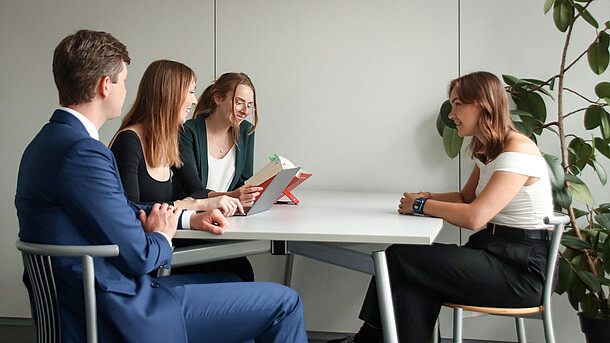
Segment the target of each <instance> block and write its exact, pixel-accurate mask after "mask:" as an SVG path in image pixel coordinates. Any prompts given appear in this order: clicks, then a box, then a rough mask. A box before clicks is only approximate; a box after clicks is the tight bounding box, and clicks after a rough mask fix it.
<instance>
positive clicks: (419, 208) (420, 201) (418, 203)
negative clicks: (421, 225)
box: [413, 197, 428, 214]
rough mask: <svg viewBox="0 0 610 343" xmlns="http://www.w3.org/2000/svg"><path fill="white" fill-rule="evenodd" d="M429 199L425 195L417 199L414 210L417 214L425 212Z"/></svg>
mask: <svg viewBox="0 0 610 343" xmlns="http://www.w3.org/2000/svg"><path fill="white" fill-rule="evenodd" d="M427 200H428V198H425V197H419V198H417V199H415V201H414V202H413V212H414V213H417V214H424V204H425V203H426V201H427Z"/></svg>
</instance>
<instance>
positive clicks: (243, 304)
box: [153, 273, 307, 343]
mask: <svg viewBox="0 0 610 343" xmlns="http://www.w3.org/2000/svg"><path fill="white" fill-rule="evenodd" d="M153 280H156V281H157V282H158V287H165V288H166V289H168V290H169V291H170V292H171V293H172V294H173V295H174V296H175V297H176V299H177V300H178V302H179V303H180V304H181V305H182V310H183V312H184V319H185V325H186V331H187V336H188V341H189V342H210V343H211V342H223V343H233V342H235V343H243V342H252V341H254V342H256V343H259V342H261V343H263V342H264V343H267V342H269V343H271V342H273V343H286V342H291V343H301V342H302V343H307V334H306V330H305V324H304V321H303V304H302V303H301V300H300V298H299V296H298V294H297V293H296V292H295V291H294V290H292V289H290V288H288V287H285V286H282V285H279V284H274V283H266V282H235V281H239V278H238V277H237V276H234V275H232V274H220V273H217V274H186V275H171V276H164V277H158V278H153ZM219 282H221V283H219ZM155 286H157V285H155ZM168 324H169V325H171V323H168Z"/></svg>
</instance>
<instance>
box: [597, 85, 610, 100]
mask: <svg viewBox="0 0 610 343" xmlns="http://www.w3.org/2000/svg"><path fill="white" fill-rule="evenodd" d="M595 95H597V96H598V97H600V98H610V82H600V83H598V84H597V85H595Z"/></svg>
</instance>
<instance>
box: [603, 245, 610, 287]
mask: <svg viewBox="0 0 610 343" xmlns="http://www.w3.org/2000/svg"><path fill="white" fill-rule="evenodd" d="M602 258H603V259H604V270H605V271H606V273H610V237H608V238H606V242H605V243H604V251H603V253H602ZM606 285H608V284H606Z"/></svg>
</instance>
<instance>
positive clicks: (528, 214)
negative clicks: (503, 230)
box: [475, 152, 553, 229]
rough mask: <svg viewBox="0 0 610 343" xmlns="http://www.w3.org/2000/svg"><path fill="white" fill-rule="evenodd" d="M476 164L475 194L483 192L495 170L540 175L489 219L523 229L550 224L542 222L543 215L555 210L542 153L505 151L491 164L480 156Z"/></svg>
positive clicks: (539, 227)
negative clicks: (483, 160) (537, 154)
mask: <svg viewBox="0 0 610 343" xmlns="http://www.w3.org/2000/svg"><path fill="white" fill-rule="evenodd" d="M475 163H476V165H477V166H478V167H479V170H480V174H479V183H478V185H477V188H476V192H475V194H476V196H479V194H481V192H482V191H483V188H485V186H486V185H487V183H488V182H489V179H490V178H491V176H492V175H493V173H494V172H496V171H505V172H510V173H516V174H521V175H526V176H529V177H537V178H538V180H537V181H536V182H534V183H533V184H531V185H529V186H523V187H522V188H521V189H520V190H519V192H518V193H517V195H515V197H514V198H513V199H512V200H511V201H510V202H509V203H508V205H506V207H504V208H503V209H502V210H501V211H500V213H498V214H497V215H496V216H495V217H493V219H492V220H490V222H491V223H494V224H498V225H506V226H511V227H516V228H521V229H542V228H546V227H548V225H546V224H544V223H543V222H542V221H543V219H544V217H546V216H550V215H552V213H553V194H552V191H551V182H550V180H549V172H548V168H547V164H546V161H545V160H544V158H543V157H542V156H534V155H529V154H525V153H521V152H503V153H501V154H500V155H498V157H497V158H496V159H495V160H493V161H491V162H489V163H488V164H484V163H482V162H481V161H479V160H477V159H475Z"/></svg>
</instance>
